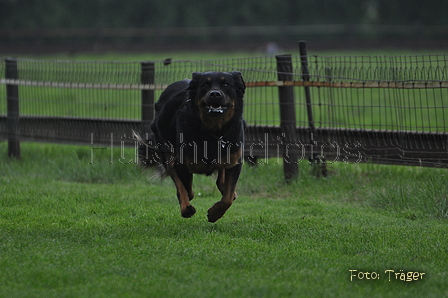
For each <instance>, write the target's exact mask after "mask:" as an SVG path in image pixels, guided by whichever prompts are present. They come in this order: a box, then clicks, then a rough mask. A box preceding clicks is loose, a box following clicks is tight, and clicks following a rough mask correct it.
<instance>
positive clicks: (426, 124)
mask: <svg viewBox="0 0 448 298" xmlns="http://www.w3.org/2000/svg"><path fill="white" fill-rule="evenodd" d="M291 58H292V70H291V73H290V75H291V77H292V80H289V81H281V80H279V79H278V74H279V71H278V61H277V60H276V57H271V56H268V57H248V58H239V59H215V60H200V61H171V60H165V61H156V62H151V67H152V68H151V70H150V72H151V73H150V74H149V75H148V74H145V71H144V69H143V68H142V67H143V65H144V63H143V62H80V61H47V60H34V59H17V60H15V61H16V64H17V67H16V70H15V71H16V76H15V77H13V78H11V77H9V76H8V75H7V73H8V71H7V63H6V61H7V59H2V62H1V63H0V73H1V76H0V80H1V81H0V139H7V138H8V133H10V130H11V128H10V127H9V128H8V125H7V123H8V120H7V119H8V113H9V111H8V102H11V101H14V100H16V101H19V106H20V112H19V113H20V138H21V139H30V140H39V141H57V142H72V143H89V142H91V138H90V137H89V135H91V134H92V133H93V132H95V133H96V134H97V135H101V133H103V136H106V135H110V133H115V134H116V135H118V134H122V133H126V132H127V133H128V134H129V132H130V127H134V128H136V129H138V130H140V131H142V130H145V129H146V130H147V129H148V128H147V126H146V127H142V126H141V122H142V114H144V110H147V109H149V107H148V106H147V103H146V105H145V104H144V103H143V99H142V94H143V93H144V92H151V94H150V96H152V100H156V99H157V98H158V96H159V95H160V93H161V92H162V91H163V89H164V88H166V86H167V85H168V84H170V83H172V82H174V81H177V80H181V79H185V78H190V77H191V75H192V73H193V72H204V71H240V72H242V74H243V77H244V80H245V82H246V85H247V90H246V95H245V99H244V101H245V108H244V109H245V111H244V115H245V119H246V121H247V123H248V126H249V130H248V139H249V140H250V142H252V143H253V142H258V145H259V149H260V150H259V151H260V152H261V151H263V152H264V153H266V150H265V149H266V148H267V147H268V144H267V142H266V138H265V134H266V133H268V134H270V136H269V140H271V141H273V140H276V141H279V142H281V138H279V135H281V134H282V132H281V130H279V127H280V122H281V121H282V119H281V113H280V110H281V105H280V104H279V102H280V99H279V88H282V87H290V88H292V90H293V94H294V106H295V114H296V119H295V123H293V125H294V126H295V127H296V128H297V136H298V138H299V141H301V140H303V143H305V142H308V143H309V142H310V141H312V142H314V141H318V142H316V144H317V145H318V146H319V145H320V147H321V148H323V147H322V146H323V145H325V144H327V145H326V148H330V147H331V150H332V151H333V153H334V152H337V151H338V150H339V151H340V148H339V147H344V146H345V145H347V144H359V146H358V147H359V148H363V149H365V150H364V151H362V154H364V160H368V159H371V160H374V161H375V160H376V161H379V162H388V160H389V161H392V160H393V163H404V164H407V163H410V164H422V165H433V166H446V160H448V155H447V154H448V153H447V152H448V150H447V146H448V142H447V134H448V113H447V112H448V55H418V56H320V55H309V56H307V60H308V71H309V79H308V80H304V72H303V65H302V64H301V60H302V59H301V58H303V57H301V56H300V55H297V56H292V57H291ZM8 86H16V87H17V88H18V92H19V94H18V97H17V98H15V99H14V98H9V99H8V98H7V97H8V96H7V94H8V90H7V89H8ZM305 88H309V89H308V90H309V95H310V98H309V100H308V101H307V98H306V96H305V92H304V89H305ZM8 100H9V101H8ZM308 108H311V110H312V114H313V124H314V126H315V128H316V130H315V131H314V133H315V134H316V136H315V137H314V139H313V136H310V130H309V126H310V122H309V120H310V118H309V116H310V115H309V111H308ZM143 120H145V119H143ZM146 120H148V119H146ZM118 127H120V129H117V128H118ZM8 129H9V130H8ZM58 129H59V130H58ZM62 130H64V131H65V132H64V133H62V132H61V131H62ZM70 131H71V133H70ZM74 135H75V136H74ZM104 138H106V137H103V139H104ZM103 141H104V140H103ZM341 144H342V145H341ZM271 145H272V144H271ZM277 145H278V144H274V145H273V146H276V147H278V146H277ZM345 147H347V148H346V150H350V149H349V147H350V146H345ZM352 147H353V146H352ZM359 148H358V149H359ZM369 148H370V149H371V148H374V153H372V151H369V150H370V149H369ZM352 149H353V148H352ZM310 150H311V151H312V150H313V149H310V148H306V152H309V151H310ZM322 150H323V149H322ZM322 150H321V151H322ZM358 151H359V150H358ZM358 151H356V152H358ZM391 152H392V153H391ZM410 153H412V154H410ZM425 158H427V159H426V160H427V162H425V161H424V160H425ZM410 159H412V160H413V162H409V160H410ZM400 160H401V161H400ZM422 160H423V162H422Z"/></svg>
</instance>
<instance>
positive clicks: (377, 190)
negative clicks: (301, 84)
mask: <svg viewBox="0 0 448 298" xmlns="http://www.w3.org/2000/svg"><path fill="white" fill-rule="evenodd" d="M109 150H110V149H109ZM6 151H7V145H6V143H0V154H1V155H0V168H1V171H0V196H1V199H0V206H1V208H0V235H1V236H0V268H1V270H0V297H444V296H447V295H448V275H447V270H446V265H447V263H448V245H447V244H448V242H447V240H446V233H447V230H448V228H447V225H448V187H447V183H446V181H447V180H448V172H447V171H446V170H443V169H430V168H417V167H398V166H380V165H372V164H345V163H338V164H334V165H332V167H331V175H330V177H329V178H326V179H317V178H314V177H313V176H312V175H310V173H309V165H307V164H305V163H302V164H301V165H300V177H299V179H298V180H297V181H296V182H294V183H291V184H284V182H283V180H282V166H281V165H280V164H277V163H276V161H275V160H270V161H269V164H262V165H259V166H258V167H250V166H248V165H245V166H244V167H243V173H242V176H241V179H240V182H239V184H238V194H239V197H238V199H237V200H236V201H235V204H234V205H233V206H232V207H231V209H230V210H229V211H228V212H227V213H226V215H225V216H224V217H223V218H222V219H221V220H220V221H218V222H217V223H215V224H211V223H209V222H207V220H206V210H207V209H208V208H209V207H210V206H211V205H212V204H213V203H214V202H215V201H216V200H218V199H219V197H220V196H219V195H218V193H219V192H218V191H217V190H216V189H215V186H214V181H213V180H212V179H211V178H210V177H205V176H197V177H196V178H195V185H194V190H195V192H196V198H195V199H194V201H193V204H194V205H195V207H196V209H197V211H198V212H197V214H196V215H195V216H194V217H193V218H191V219H183V218H181V216H180V214H179V208H178V204H177V199H176V197H175V189H174V186H173V185H172V183H171V181H169V179H167V180H164V181H159V180H158V179H151V173H146V174H142V172H141V170H140V169H139V168H138V167H136V166H135V165H133V164H123V163H121V162H120V160H119V157H120V154H121V152H119V151H118V149H117V151H116V152H113V159H112V161H113V163H112V164H109V162H110V161H111V152H106V150H104V151H103V150H101V151H97V152H95V159H94V163H93V164H90V162H91V149H90V148H89V147H79V146H68V145H47V144H31V143H24V144H23V145H22V159H21V160H20V161H16V160H9V159H8V158H7V157H6ZM107 151H108V150H107ZM125 156H126V157H128V156H129V157H132V156H133V152H132V151H126V152H125ZM350 270H357V271H350ZM390 270H393V271H394V272H392V271H390ZM359 272H364V273H366V272H370V275H367V274H366V275H362V274H360V273H359ZM373 272H374V273H373ZM405 272H418V274H416V275H413V274H412V275H409V276H408V275H402V274H401V273H405ZM395 273H398V275H395ZM420 273H422V274H420ZM423 273H424V274H423ZM351 275H354V276H351ZM358 277H364V278H363V279H362V280H359V279H358ZM367 277H370V278H372V277H376V279H367ZM400 278H405V279H406V278H408V279H412V281H402V280H400ZM414 279H416V280H414Z"/></svg>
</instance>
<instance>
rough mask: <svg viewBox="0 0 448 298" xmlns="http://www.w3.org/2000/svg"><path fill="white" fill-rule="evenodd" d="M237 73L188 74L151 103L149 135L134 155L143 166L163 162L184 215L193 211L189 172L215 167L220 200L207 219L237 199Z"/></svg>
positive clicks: (240, 129)
mask: <svg viewBox="0 0 448 298" xmlns="http://www.w3.org/2000/svg"><path fill="white" fill-rule="evenodd" d="M245 88H246V86H245V84H244V81H243V78H242V76H241V73H239V72H231V73H226V72H206V73H193V77H192V80H183V81H178V82H175V83H173V84H171V85H169V86H168V87H167V88H166V89H165V90H164V91H163V93H162V94H161V96H160V98H159V100H158V102H157V103H156V104H155V118H154V121H153V122H152V124H151V130H152V134H151V135H150V136H149V138H148V140H147V141H146V143H147V144H145V145H141V146H140V148H139V149H140V150H139V154H140V159H141V161H142V162H143V163H144V164H146V165H152V166H154V165H158V166H160V165H162V166H163V169H164V170H165V171H166V174H168V175H169V176H170V177H171V179H172V180H173V181H174V184H175V185H176V189H177V197H178V199H179V203H180V209H181V214H182V216H183V217H191V216H193V215H194V213H195V212H196V210H195V209H194V207H193V206H192V205H191V204H190V201H191V200H192V199H193V196H194V194H193V191H192V180H193V173H198V174H206V175H210V174H212V173H213V172H215V171H217V172H218V178H217V181H216V185H217V187H218V189H219V190H220V192H221V194H222V199H221V200H220V201H218V202H217V203H215V205H213V207H211V208H210V209H209V210H208V220H209V221H210V222H215V221H217V220H218V219H219V218H221V217H222V216H223V215H224V213H225V212H226V211H227V209H228V208H229V207H230V206H231V205H232V202H233V200H234V199H236V193H235V187H236V183H237V181H238V178H239V175H240V172H241V166H242V154H243V144H244V126H245V123H244V120H243V96H244V91H245Z"/></svg>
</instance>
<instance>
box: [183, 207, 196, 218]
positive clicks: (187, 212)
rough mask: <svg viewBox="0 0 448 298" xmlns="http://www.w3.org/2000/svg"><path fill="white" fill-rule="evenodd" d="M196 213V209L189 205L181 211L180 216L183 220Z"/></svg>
mask: <svg viewBox="0 0 448 298" xmlns="http://www.w3.org/2000/svg"><path fill="white" fill-rule="evenodd" d="M195 213H196V209H194V207H193V206H191V205H189V206H187V207H186V208H185V209H184V210H182V212H181V214H182V217H184V218H190V217H192V216H193V215H194V214H195Z"/></svg>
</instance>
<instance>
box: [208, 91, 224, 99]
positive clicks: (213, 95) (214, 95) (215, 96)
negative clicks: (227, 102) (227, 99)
mask: <svg viewBox="0 0 448 298" xmlns="http://www.w3.org/2000/svg"><path fill="white" fill-rule="evenodd" d="M209 97H210V98H212V99H219V98H221V97H222V92H221V91H218V90H213V91H210V93H209Z"/></svg>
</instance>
